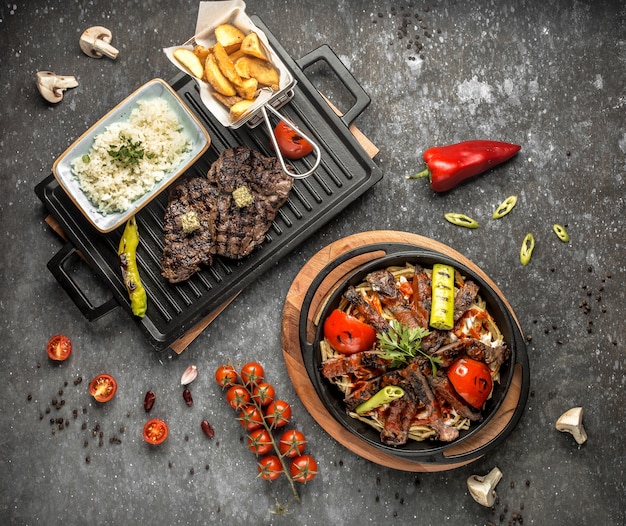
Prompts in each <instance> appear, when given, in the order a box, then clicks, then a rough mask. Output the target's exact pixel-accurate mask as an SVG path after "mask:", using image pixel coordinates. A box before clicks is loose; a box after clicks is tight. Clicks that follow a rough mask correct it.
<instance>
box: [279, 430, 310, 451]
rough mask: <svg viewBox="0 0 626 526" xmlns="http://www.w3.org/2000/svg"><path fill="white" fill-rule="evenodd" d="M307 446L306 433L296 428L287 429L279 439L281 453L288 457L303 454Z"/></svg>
mask: <svg viewBox="0 0 626 526" xmlns="http://www.w3.org/2000/svg"><path fill="white" fill-rule="evenodd" d="M305 446H306V439H305V438H304V434H303V433H302V432H301V431H298V430H296V429H290V430H289V431H285V432H284V433H283V434H282V435H281V436H280V439H279V440H278V449H280V452H281V454H282V455H284V456H286V457H297V456H298V455H302V452H303V451H304V447H305Z"/></svg>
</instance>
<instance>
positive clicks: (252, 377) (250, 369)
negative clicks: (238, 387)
mask: <svg viewBox="0 0 626 526" xmlns="http://www.w3.org/2000/svg"><path fill="white" fill-rule="evenodd" d="M240 374H241V381H242V382H243V383H244V384H258V383H260V382H262V381H263V377H264V376H265V371H264V369H263V366H262V365H261V364H260V363H257V362H248V363H247V364H245V365H244V366H243V367H242V368H241V372H240Z"/></svg>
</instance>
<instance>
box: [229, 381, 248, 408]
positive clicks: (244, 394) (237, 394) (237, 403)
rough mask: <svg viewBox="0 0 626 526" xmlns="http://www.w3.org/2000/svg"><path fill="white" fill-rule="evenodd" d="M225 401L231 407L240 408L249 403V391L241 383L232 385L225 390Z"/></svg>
mask: <svg viewBox="0 0 626 526" xmlns="http://www.w3.org/2000/svg"><path fill="white" fill-rule="evenodd" d="M226 401H227V402H228V404H229V405H230V407H232V408H233V409H241V408H242V407H244V406H246V405H248V404H249V403H250V393H249V392H248V390H247V389H246V388H245V387H244V386H242V385H233V386H232V387H230V388H229V389H228V391H226Z"/></svg>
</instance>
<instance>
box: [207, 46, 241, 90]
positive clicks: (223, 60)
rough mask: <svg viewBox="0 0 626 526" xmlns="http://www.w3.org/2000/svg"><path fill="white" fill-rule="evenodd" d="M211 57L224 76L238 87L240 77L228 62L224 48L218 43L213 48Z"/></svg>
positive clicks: (229, 61) (230, 62)
mask: <svg viewBox="0 0 626 526" xmlns="http://www.w3.org/2000/svg"><path fill="white" fill-rule="evenodd" d="M213 55H214V56H215V61H216V62H217V65H218V67H219V68H220V71H221V72H222V73H223V74H224V76H225V77H226V78H227V79H228V80H230V82H232V83H233V84H234V85H235V86H239V85H240V84H241V77H240V76H239V73H237V71H236V70H235V65H234V64H233V61H232V60H230V57H229V56H228V54H227V53H226V50H225V49H224V46H222V44H220V43H219V42H218V43H217V44H215V45H214V46H213Z"/></svg>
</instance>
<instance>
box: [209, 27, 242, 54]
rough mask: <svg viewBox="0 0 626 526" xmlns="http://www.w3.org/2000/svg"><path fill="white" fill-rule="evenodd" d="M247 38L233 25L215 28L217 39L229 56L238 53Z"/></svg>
mask: <svg viewBox="0 0 626 526" xmlns="http://www.w3.org/2000/svg"><path fill="white" fill-rule="evenodd" d="M245 37H246V35H245V34H244V33H243V31H241V30H240V29H239V28H237V27H235V26H233V25H232V24H221V25H219V26H217V27H216V28H215V38H216V40H217V41H218V42H219V43H220V44H221V45H222V46H224V49H225V50H226V53H228V54H230V53H234V52H235V51H237V50H238V49H239V47H240V46H241V42H243V39H244V38H245Z"/></svg>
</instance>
